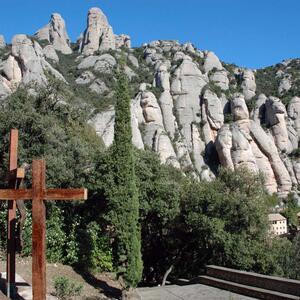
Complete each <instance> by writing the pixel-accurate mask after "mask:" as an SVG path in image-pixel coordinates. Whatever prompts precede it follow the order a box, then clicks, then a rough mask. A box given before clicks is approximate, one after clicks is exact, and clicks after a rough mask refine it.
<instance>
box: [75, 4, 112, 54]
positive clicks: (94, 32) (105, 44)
mask: <svg viewBox="0 0 300 300" xmlns="http://www.w3.org/2000/svg"><path fill="white" fill-rule="evenodd" d="M115 48H116V42H115V35H114V33H113V30H112V27H111V26H110V25H109V23H108V21H107V18H106V16H105V15H104V13H103V12H102V10H101V9H100V8H97V7H94V8H91V9H90V10H89V12H88V17H87V28H86V30H85V32H84V35H83V39H82V41H81V45H80V49H79V50H80V52H82V53H83V54H84V55H92V54H93V53H94V52H95V51H97V50H102V51H103V50H109V49H113V50H114V49H115Z"/></svg>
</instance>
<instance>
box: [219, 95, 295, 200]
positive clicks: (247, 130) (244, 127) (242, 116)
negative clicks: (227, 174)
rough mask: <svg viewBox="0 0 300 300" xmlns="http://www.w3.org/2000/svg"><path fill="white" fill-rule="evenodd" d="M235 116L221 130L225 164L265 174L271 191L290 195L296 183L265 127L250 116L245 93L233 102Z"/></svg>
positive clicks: (221, 155) (222, 158) (222, 162)
mask: <svg viewBox="0 0 300 300" xmlns="http://www.w3.org/2000/svg"><path fill="white" fill-rule="evenodd" d="M230 103H231V111H232V114H233V117H234V122H233V123H232V124H225V125H223V126H222V127H221V129H220V130H219V132H218V136H217V139H216V149H217V151H218V155H219V159H220V162H221V164H222V165H223V166H224V167H226V168H230V169H232V170H234V169H236V168H240V167H244V168H247V169H249V170H251V171H253V172H258V171H261V172H262V173H263V174H264V175H265V186H266V188H267V190H268V191H269V192H270V193H275V192H279V193H280V194H282V195H287V193H288V192H289V191H290V189H291V186H292V182H291V178H290V176H289V173H288V170H287V169H286V167H285V165H284V163H283V161H282V160H281V158H280V156H279V153H278V151H277V148H276V146H275V144H274V142H273V140H272V138H270V137H269V136H268V135H267V134H266V133H265V132H264V130H263V129H262V128H261V127H260V125H258V124H257V123H256V122H255V121H253V120H250V119H249V112H248V109H247V106H246V103H245V100H244V96H243V95H241V94H236V95H235V98H234V99H233V100H232V101H231V102H230Z"/></svg>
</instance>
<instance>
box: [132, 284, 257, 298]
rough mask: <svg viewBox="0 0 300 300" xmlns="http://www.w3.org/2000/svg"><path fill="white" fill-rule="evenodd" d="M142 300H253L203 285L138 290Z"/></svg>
mask: <svg viewBox="0 0 300 300" xmlns="http://www.w3.org/2000/svg"><path fill="white" fill-rule="evenodd" d="M137 294H138V295H139V297H140V299H141V300H253V299H256V298H251V297H247V296H243V295H239V294H235V293H231V292H229V291H225V290H221V289H218V288H214V287H210V286H207V285H202V284H191V285H185V286H179V285H169V286H164V287H154V288H138V289H137Z"/></svg>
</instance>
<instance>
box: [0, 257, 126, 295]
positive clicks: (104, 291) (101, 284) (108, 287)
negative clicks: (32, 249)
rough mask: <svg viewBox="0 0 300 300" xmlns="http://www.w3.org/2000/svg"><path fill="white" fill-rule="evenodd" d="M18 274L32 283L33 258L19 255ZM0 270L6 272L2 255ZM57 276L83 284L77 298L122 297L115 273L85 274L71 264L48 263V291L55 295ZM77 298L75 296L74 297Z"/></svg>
mask: <svg viewBox="0 0 300 300" xmlns="http://www.w3.org/2000/svg"><path fill="white" fill-rule="evenodd" d="M16 269H17V274H19V275H21V276H22V277H23V278H24V279H25V280H26V282H28V283H29V284H31V275H32V272H31V258H22V257H17V266H16ZM0 272H6V262H5V261H3V259H1V257H0ZM56 276H65V277H68V278H70V279H71V280H72V281H75V282H78V283H81V284H82V285H83V291H82V296H80V297H76V300H102V299H103V300H104V299H121V294H122V290H121V286H120V284H119V283H118V282H117V281H116V280H114V279H113V274H110V273H101V274H96V275H91V274H84V273H82V272H80V271H78V270H75V269H73V268H72V267H70V266H65V265H62V264H48V263H47V293H48V294H52V295H54V291H55V290H54V287H53V282H54V278H55V277H56ZM74 299H75V298H74Z"/></svg>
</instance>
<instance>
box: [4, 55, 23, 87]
mask: <svg viewBox="0 0 300 300" xmlns="http://www.w3.org/2000/svg"><path fill="white" fill-rule="evenodd" d="M2 74H3V75H4V76H5V77H6V79H7V80H8V81H9V82H10V84H11V85H14V86H18V84H19V83H20V82H21V81H22V71H21V68H20V66H19V64H18V62H17V61H16V59H15V58H14V57H13V56H12V55H10V56H9V57H8V59H7V60H6V61H5V62H4V64H3V69H2Z"/></svg>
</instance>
